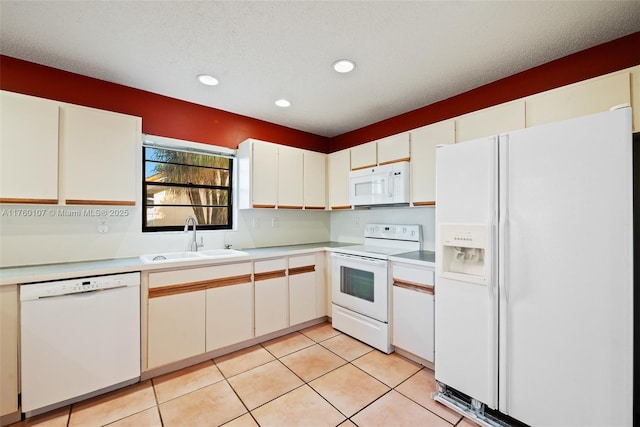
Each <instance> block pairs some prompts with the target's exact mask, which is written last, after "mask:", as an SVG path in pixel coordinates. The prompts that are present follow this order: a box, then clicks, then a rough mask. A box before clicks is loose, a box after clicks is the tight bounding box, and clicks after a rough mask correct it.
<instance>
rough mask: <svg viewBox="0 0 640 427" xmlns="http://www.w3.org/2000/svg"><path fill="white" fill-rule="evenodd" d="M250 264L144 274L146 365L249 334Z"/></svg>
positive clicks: (224, 343) (197, 352)
mask: <svg viewBox="0 0 640 427" xmlns="http://www.w3.org/2000/svg"><path fill="white" fill-rule="evenodd" d="M252 301H253V300H252V283H251V263H250V262H245V263H240V264H225V265H216V266H208V267H201V268H191V269H182V270H172V271H162V272H157V273H149V293H148V322H147V328H148V331H147V334H148V341H147V346H148V350H147V367H148V368H149V369H152V368H156V367H158V366H162V365H166V364H168V363H172V362H176V361H179V360H182V359H187V358H189V357H193V356H197V355H199V354H202V353H204V352H205V351H208V350H212V349H215V348H220V347H224V346H225V345H229V344H233V343H235V342H239V341H243V340H245V339H249V338H252V337H253V304H252Z"/></svg>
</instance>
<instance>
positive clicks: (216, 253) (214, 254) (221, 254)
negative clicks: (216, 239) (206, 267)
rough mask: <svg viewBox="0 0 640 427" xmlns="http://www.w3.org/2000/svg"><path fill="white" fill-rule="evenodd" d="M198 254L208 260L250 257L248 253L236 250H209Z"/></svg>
mask: <svg viewBox="0 0 640 427" xmlns="http://www.w3.org/2000/svg"><path fill="white" fill-rule="evenodd" d="M198 253H199V254H200V255H202V256H204V257H208V258H229V257H237V256H246V255H249V254H248V253H247V252H242V251H237V250H235V249H209V250H205V251H198Z"/></svg>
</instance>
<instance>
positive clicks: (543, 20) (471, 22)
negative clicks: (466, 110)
mask: <svg viewBox="0 0 640 427" xmlns="http://www.w3.org/2000/svg"><path fill="white" fill-rule="evenodd" d="M639 30H640V1H637V0H636V1H533V2H528V1H392V2H386V1H257V2H255V1H167V2H163V1H56V0H48V1H7V0H1V1H0V53H2V54H4V55H8V56H12V57H15V58H19V59H24V60H27V61H31V62H35V63H39V64H43V65H48V66H51V67H55V68H59V69H62V70H67V71H71V72H75V73H79V74H83V75H87V76H91V77H95V78H98V79H102V80H107V81H110V82H115V83H119V84H123V85H126V86H131V87H135V88H139V89H143V90H147V91H150V92H154V93H158V94H162V95H167V96H170V97H174V98H178V99H183V100H187V101H191V102H194V103H198V104H202V105H207V106H210V107H214V108H218V109H222V110H226V111H230V112H234V113H238V114H242V115H246V116H250V117H254V118H258V119H262V120H266V121H269V122H273V123H277V124H280V125H284V126H288V127H291V128H295V129H300V130H304V131H308V132H311V133H315V134H318V135H322V136H329V137H331V136H335V135H339V134H342V133H345V132H348V131H350V130H354V129H358V128H361V127H363V126H366V125H369V124H371V123H375V122H377V121H380V120H383V119H386V118H389V117H392V116H395V115H398V114H402V113H405V112H407V111H411V110H414V109H416V108H419V107H422V106H425V105H429V104H431V103H433V102H436V101H438V100H441V99H445V98H448V97H451V96H453V95H456V94H459V93H462V92H465V91H467V90H470V89H473V88H475V87H478V86H481V85H483V84H486V83H489V82H491V81H494V80H497V79H500V78H502V77H506V76H508V75H511V74H514V73H517V72H519V71H523V70H525V69H528V68H531V67H534V66H536V65H540V64H542V63H545V62H549V61H551V60H553V59H556V58H559V57H562V56H566V55H568V54H571V53H574V52H577V51H579V50H582V49H586V48H589V47H592V46H595V45H597V44H601V43H604V42H607V41H610V40H613V39H615V38H619V37H622V36H624V35H627V34H630V33H633V32H636V31H639ZM339 58H351V59H353V60H354V61H356V63H357V68H356V70H355V71H354V72H353V73H351V74H348V75H340V74H337V73H335V72H334V71H333V70H332V69H331V64H332V62H333V61H335V60H336V59H339ZM201 73H209V74H212V75H214V76H216V77H217V78H218V79H219V80H220V85H218V86H215V87H205V86H203V85H201V84H200V83H198V81H197V80H196V78H195V77H196V75H198V74H201ZM278 98H288V99H289V100H291V102H292V103H293V105H292V106H291V107H290V108H288V109H282V108H279V107H276V106H275V105H274V103H273V102H274V101H275V100H276V99H278Z"/></svg>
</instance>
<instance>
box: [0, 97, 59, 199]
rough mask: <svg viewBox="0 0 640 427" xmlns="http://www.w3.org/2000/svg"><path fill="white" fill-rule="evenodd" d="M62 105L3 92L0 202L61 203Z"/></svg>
mask: <svg viewBox="0 0 640 427" xmlns="http://www.w3.org/2000/svg"><path fill="white" fill-rule="evenodd" d="M58 110H59V108H58V103H57V102H54V101H50V100H47V99H41V98H36V97H33V96H27V95H21V94H17V93H13V92H6V91H1V92H0V202H1V203H48V204H56V203H58Z"/></svg>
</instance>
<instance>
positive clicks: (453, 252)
mask: <svg viewBox="0 0 640 427" xmlns="http://www.w3.org/2000/svg"><path fill="white" fill-rule="evenodd" d="M439 233H440V239H439V240H440V251H441V252H440V254H439V257H438V260H439V264H440V265H439V267H440V268H439V270H440V275H441V276H442V277H446V278H449V279H454V280H460V281H463V282H471V283H478V284H481V285H486V284H487V268H486V267H487V266H486V264H485V260H486V256H485V252H486V250H487V227H486V225H461V224H441V225H440V229H439Z"/></svg>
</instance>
